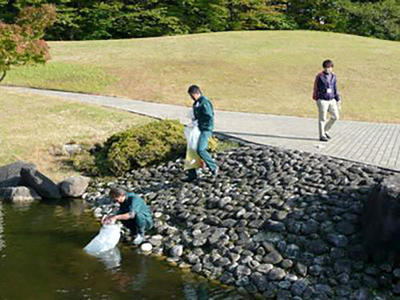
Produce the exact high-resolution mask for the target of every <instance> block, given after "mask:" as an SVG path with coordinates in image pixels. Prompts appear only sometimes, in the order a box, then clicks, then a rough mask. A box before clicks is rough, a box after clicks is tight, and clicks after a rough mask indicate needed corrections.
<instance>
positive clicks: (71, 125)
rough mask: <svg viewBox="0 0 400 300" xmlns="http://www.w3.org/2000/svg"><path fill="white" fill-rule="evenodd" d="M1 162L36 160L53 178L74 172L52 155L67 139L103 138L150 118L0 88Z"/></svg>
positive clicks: (3, 163) (68, 140)
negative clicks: (23, 94)
mask: <svg viewBox="0 0 400 300" xmlns="http://www.w3.org/2000/svg"><path fill="white" fill-rule="evenodd" d="M0 105H1V110H0V119H1V123H2V126H1V128H0V140H1V143H0V147H1V152H0V165H5V164H8V163H11V162H14V161H16V160H23V161H29V162H32V163H35V164H36V165H37V166H38V168H39V170H41V171H43V172H44V173H45V174H47V175H48V176H50V177H51V178H52V179H54V180H61V179H63V178H65V177H66V176H67V175H71V174H75V172H74V171H73V170H72V169H70V168H68V166H66V165H65V164H63V162H62V159H63V158H62V157H57V156H54V155H53V154H54V153H55V152H58V151H55V150H57V149H61V148H62V145H64V144H65V143H68V142H72V141H74V142H77V143H94V142H102V141H103V140H104V139H106V138H107V137H109V136H110V135H111V134H113V133H115V131H118V130H122V129H125V128H127V127H129V126H133V125H138V124H143V123H144V122H148V121H149V120H150V119H149V118H146V117H142V116H137V115H134V114H132V113H128V112H121V111H116V110H112V109H106V108H102V107H98V106H91V105H83V104H79V103H74V102H69V101H64V100H61V99H57V98H51V97H43V96H37V95H25V96H22V95H20V94H15V93H12V92H8V91H4V90H2V89H0Z"/></svg>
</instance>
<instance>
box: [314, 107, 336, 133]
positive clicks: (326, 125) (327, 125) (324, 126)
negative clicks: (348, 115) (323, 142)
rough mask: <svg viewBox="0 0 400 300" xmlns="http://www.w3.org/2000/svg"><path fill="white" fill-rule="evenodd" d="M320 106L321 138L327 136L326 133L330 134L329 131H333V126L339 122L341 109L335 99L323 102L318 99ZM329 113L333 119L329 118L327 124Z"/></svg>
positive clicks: (319, 124)
mask: <svg viewBox="0 0 400 300" xmlns="http://www.w3.org/2000/svg"><path fill="white" fill-rule="evenodd" d="M317 105H318V113H319V117H318V126H319V137H320V138H321V137H323V136H325V133H326V132H329V129H331V127H332V125H333V124H334V123H335V122H336V121H337V120H339V108H338V105H337V101H336V100H335V99H332V100H321V99H318V101H317ZM328 112H329V113H330V115H331V117H330V118H329V121H328V122H327V121H326V119H327V115H328Z"/></svg>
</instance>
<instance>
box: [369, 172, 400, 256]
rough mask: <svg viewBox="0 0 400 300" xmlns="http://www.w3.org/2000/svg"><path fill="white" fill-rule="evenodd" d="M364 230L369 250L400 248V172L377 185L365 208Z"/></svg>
mask: <svg viewBox="0 0 400 300" xmlns="http://www.w3.org/2000/svg"><path fill="white" fill-rule="evenodd" d="M363 230H364V236H365V241H366V245H367V247H368V250H369V251H372V252H374V251H376V250H380V249H383V248H385V249H391V248H392V249H397V250H400V174H399V175H393V176H390V177H387V178H385V179H384V180H383V181H382V182H381V183H380V184H378V185H377V186H375V188H374V189H373V190H372V192H371V194H370V195H369V198H368V202H367V204H366V206H365V208H364V214H363Z"/></svg>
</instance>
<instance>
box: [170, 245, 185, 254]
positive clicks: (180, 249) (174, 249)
mask: <svg viewBox="0 0 400 300" xmlns="http://www.w3.org/2000/svg"><path fill="white" fill-rule="evenodd" d="M182 254H183V246H182V245H176V246H174V247H172V248H171V256H172V257H181V256H182Z"/></svg>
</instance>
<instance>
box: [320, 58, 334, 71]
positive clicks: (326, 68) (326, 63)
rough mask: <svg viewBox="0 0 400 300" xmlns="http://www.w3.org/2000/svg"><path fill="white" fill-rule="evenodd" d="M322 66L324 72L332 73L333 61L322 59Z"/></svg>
mask: <svg viewBox="0 0 400 300" xmlns="http://www.w3.org/2000/svg"><path fill="white" fill-rule="evenodd" d="M322 67H323V68H324V72H326V73H332V71H333V61H331V60H330V59H327V60H324V62H323V63H322Z"/></svg>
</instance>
